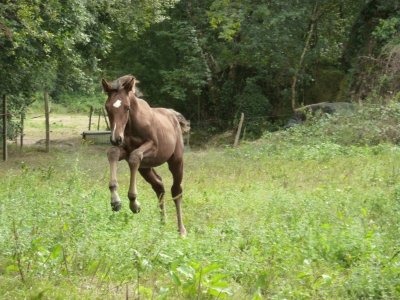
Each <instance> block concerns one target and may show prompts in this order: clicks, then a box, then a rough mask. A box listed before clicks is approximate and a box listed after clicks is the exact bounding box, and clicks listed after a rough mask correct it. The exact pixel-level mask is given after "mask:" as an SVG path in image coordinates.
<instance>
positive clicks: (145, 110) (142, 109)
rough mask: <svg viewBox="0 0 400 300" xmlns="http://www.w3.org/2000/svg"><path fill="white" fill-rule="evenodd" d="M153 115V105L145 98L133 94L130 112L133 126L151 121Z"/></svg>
mask: <svg viewBox="0 0 400 300" xmlns="http://www.w3.org/2000/svg"><path fill="white" fill-rule="evenodd" d="M151 116H152V111H151V107H150V106H149V104H148V103H147V102H146V101H144V100H143V99H140V98H137V97H136V96H134V95H133V97H131V109H130V113H129V119H130V120H129V121H130V123H131V125H133V126H140V125H142V124H143V125H145V124H147V123H148V122H149V120H150V119H149V118H150V117H151Z"/></svg>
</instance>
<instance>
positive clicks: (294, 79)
mask: <svg viewBox="0 0 400 300" xmlns="http://www.w3.org/2000/svg"><path fill="white" fill-rule="evenodd" d="M318 6H319V4H318V1H316V2H315V5H314V9H313V12H312V15H311V21H310V29H309V30H308V33H307V38H306V41H305V44H304V48H303V52H302V53H301V56H300V61H299V64H298V65H297V69H296V71H295V73H294V75H293V77H292V86H291V94H292V97H291V104H292V110H293V111H294V110H295V109H296V106H297V105H296V85H297V80H298V76H299V73H300V71H301V69H302V68H303V63H304V58H305V56H306V54H307V51H308V49H309V48H310V42H311V38H312V36H313V34H314V30H315V25H316V23H317V21H318Z"/></svg>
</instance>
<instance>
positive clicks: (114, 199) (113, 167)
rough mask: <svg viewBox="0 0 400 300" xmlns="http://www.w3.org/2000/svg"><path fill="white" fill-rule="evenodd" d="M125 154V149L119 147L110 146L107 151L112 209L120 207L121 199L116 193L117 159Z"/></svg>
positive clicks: (115, 209)
mask: <svg viewBox="0 0 400 300" xmlns="http://www.w3.org/2000/svg"><path fill="white" fill-rule="evenodd" d="M125 156H126V152H125V150H123V149H122V148H119V147H111V148H110V149H109V150H108V152H107V157H108V161H109V163H110V183H109V188H110V192H111V208H112V210H113V211H119V210H120V209H121V200H120V198H119V195H118V192H117V190H118V182H117V164H118V161H120V160H121V159H123V158H124V157H125Z"/></svg>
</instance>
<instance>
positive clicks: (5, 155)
mask: <svg viewBox="0 0 400 300" xmlns="http://www.w3.org/2000/svg"><path fill="white" fill-rule="evenodd" d="M7 159H8V149H7V96H6V95H3V160H4V161H7Z"/></svg>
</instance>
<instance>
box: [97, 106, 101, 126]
mask: <svg viewBox="0 0 400 300" xmlns="http://www.w3.org/2000/svg"><path fill="white" fill-rule="evenodd" d="M100 120H101V110H100V109H99V118H98V120H97V131H99V130H100Z"/></svg>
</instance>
